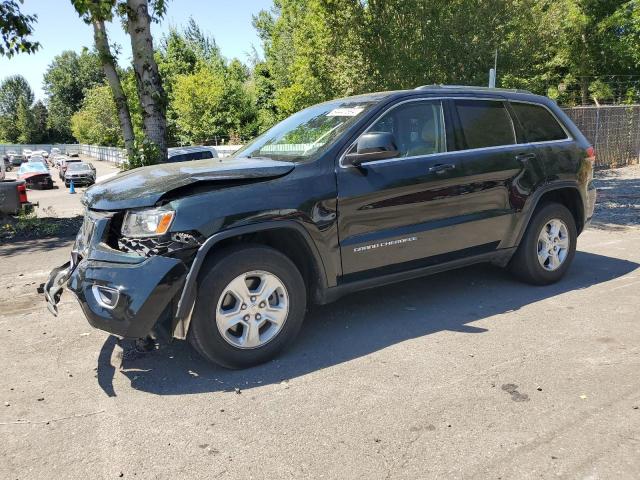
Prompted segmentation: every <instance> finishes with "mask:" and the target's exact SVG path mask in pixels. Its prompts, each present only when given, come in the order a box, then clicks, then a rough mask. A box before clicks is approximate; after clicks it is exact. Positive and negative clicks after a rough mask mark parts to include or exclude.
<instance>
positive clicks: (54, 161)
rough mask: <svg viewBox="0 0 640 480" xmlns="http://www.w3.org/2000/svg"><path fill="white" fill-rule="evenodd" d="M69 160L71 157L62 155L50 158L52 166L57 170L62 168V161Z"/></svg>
mask: <svg viewBox="0 0 640 480" xmlns="http://www.w3.org/2000/svg"><path fill="white" fill-rule="evenodd" d="M67 158H69V157H67V156H66V155H62V154H60V153H59V154H57V155H54V156H53V157H50V161H51V165H53V166H54V167H56V168H60V164H61V163H62V161H63V160H65V159H67Z"/></svg>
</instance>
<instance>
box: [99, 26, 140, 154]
mask: <svg viewBox="0 0 640 480" xmlns="http://www.w3.org/2000/svg"><path fill="white" fill-rule="evenodd" d="M91 23H92V24H93V38H94V40H95V43H96V49H97V50H98V55H99V56H100V61H101V62H102V69H103V70H104V74H105V75H106V77H107V82H109V86H110V87H111V93H112V94H113V99H114V101H115V102H116V108H117V110H118V119H119V120H120V128H122V136H123V137H124V147H125V148H126V150H127V156H128V157H129V158H134V156H135V155H136V151H135V136H134V134H133V125H132V123H131V114H130V112H129V105H128V104H127V97H126V96H125V94H124V90H123V89H122V84H121V83H120V76H119V75H118V71H117V70H116V61H115V58H114V57H113V55H112V54H111V48H110V47H109V40H108V39H107V31H106V29H105V26H104V20H96V19H94V20H93V21H92V22H91Z"/></svg>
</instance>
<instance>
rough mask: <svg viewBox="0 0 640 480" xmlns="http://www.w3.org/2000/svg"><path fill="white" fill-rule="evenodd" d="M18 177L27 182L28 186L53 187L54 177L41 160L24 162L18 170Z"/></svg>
mask: <svg viewBox="0 0 640 480" xmlns="http://www.w3.org/2000/svg"><path fill="white" fill-rule="evenodd" d="M18 179H20V180H24V181H25V182H26V183H27V188H39V189H49V188H53V179H52V178H51V174H50V173H49V169H48V168H47V166H46V165H45V164H43V163H40V162H33V163H23V164H22V165H21V166H20V169H19V170H18Z"/></svg>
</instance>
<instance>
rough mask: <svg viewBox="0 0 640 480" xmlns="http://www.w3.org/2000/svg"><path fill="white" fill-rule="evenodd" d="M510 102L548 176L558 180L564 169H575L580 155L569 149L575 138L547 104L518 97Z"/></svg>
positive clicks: (532, 149) (526, 140)
mask: <svg viewBox="0 0 640 480" xmlns="http://www.w3.org/2000/svg"><path fill="white" fill-rule="evenodd" d="M509 104H510V107H511V110H512V112H513V114H514V115H515V117H516V119H517V122H518V123H519V125H520V126H521V129H522V137H523V141H524V142H527V143H528V144H529V146H530V147H531V151H532V152H533V153H534V154H535V156H536V159H537V161H538V162H539V164H540V168H541V169H543V171H544V173H545V174H546V176H548V177H551V178H555V179H557V178H558V177H557V175H561V172H572V171H574V170H575V165H576V162H577V161H578V160H579V158H581V155H580V154H578V155H576V153H577V152H575V150H574V149H567V148H566V147H567V144H568V143H571V142H573V138H572V137H571V135H570V134H569V132H567V130H565V128H564V127H563V126H562V124H561V123H560V122H559V121H558V119H557V118H556V116H555V115H554V114H553V113H552V112H551V111H550V110H549V109H548V108H547V107H546V106H544V105H540V104H535V103H528V102H518V101H516V100H511V101H510V102H509Z"/></svg>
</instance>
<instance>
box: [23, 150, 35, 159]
mask: <svg viewBox="0 0 640 480" xmlns="http://www.w3.org/2000/svg"><path fill="white" fill-rule="evenodd" d="M32 154H33V150H30V149H28V148H23V149H22V155H24V158H25V159H27V160H29V157H30V156H31V155H32Z"/></svg>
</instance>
